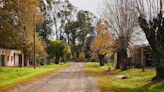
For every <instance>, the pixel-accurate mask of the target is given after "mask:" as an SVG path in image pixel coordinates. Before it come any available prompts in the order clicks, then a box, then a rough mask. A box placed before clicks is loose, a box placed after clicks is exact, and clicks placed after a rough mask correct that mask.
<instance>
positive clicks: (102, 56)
mask: <svg viewBox="0 0 164 92" xmlns="http://www.w3.org/2000/svg"><path fill="white" fill-rule="evenodd" d="M98 57H99V62H100V66H104V62H105V55H98Z"/></svg>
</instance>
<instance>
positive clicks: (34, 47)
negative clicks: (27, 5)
mask: <svg viewBox="0 0 164 92" xmlns="http://www.w3.org/2000/svg"><path fill="white" fill-rule="evenodd" d="M33 16H34V69H35V68H36V53H35V48H36V47H35V32H36V16H35V15H33Z"/></svg>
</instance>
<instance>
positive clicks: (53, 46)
mask: <svg viewBox="0 0 164 92" xmlns="http://www.w3.org/2000/svg"><path fill="white" fill-rule="evenodd" d="M46 50H47V52H48V54H49V56H50V58H52V59H53V58H55V64H59V61H60V59H61V58H62V57H65V56H67V55H69V53H70V52H69V47H68V45H67V44H66V43H65V42H63V41H61V40H54V41H50V42H49V44H48V46H47V48H46Z"/></svg>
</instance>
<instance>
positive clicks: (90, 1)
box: [69, 0, 103, 16]
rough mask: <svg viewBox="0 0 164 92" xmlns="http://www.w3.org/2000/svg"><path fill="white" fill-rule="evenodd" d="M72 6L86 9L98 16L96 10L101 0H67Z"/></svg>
mask: <svg viewBox="0 0 164 92" xmlns="http://www.w3.org/2000/svg"><path fill="white" fill-rule="evenodd" d="M69 1H70V2H71V3H72V4H73V5H74V6H76V7H78V8H79V9H83V10H88V11H90V12H92V13H93V14H95V15H96V16H99V14H98V11H99V9H100V6H101V4H102V3H103V0H69Z"/></svg>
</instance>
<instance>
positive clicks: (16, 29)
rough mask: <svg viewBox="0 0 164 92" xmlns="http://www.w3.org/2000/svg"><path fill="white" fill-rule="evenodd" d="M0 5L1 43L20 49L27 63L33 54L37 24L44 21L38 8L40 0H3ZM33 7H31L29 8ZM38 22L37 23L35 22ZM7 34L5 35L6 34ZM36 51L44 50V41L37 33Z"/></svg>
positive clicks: (7, 46) (3, 45)
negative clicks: (0, 5)
mask: <svg viewBox="0 0 164 92" xmlns="http://www.w3.org/2000/svg"><path fill="white" fill-rule="evenodd" d="M2 1H3V3H2V7H0V20H1V21H0V26H1V28H0V30H1V31H0V41H1V42H0V45H1V47H3V48H14V49H19V50H21V51H22V52H23V53H24V56H25V65H27V63H26V61H27V59H28V58H29V57H30V56H32V55H33V49H34V33H36V32H35V28H36V24H40V23H41V22H42V15H39V14H40V13H41V12H40V11H39V9H38V6H39V1H38V0H28V1H27V0H21V1H20V0H12V1H11V0H10V1H9V0H2ZM28 7H31V8H28ZM35 15H38V16H37V17H36V16H35ZM34 23H36V24H34ZM4 34H5V35H4ZM35 39H36V46H38V47H39V48H37V49H36V52H38V54H39V53H41V52H44V49H43V48H42V42H41V40H40V39H39V37H38V35H37V33H36V34H35Z"/></svg>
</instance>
